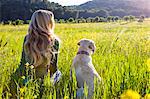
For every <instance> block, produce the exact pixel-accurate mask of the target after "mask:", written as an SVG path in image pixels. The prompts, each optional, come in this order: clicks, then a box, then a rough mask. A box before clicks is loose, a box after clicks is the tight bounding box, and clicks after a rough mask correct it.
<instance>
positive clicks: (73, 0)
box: [49, 0, 92, 6]
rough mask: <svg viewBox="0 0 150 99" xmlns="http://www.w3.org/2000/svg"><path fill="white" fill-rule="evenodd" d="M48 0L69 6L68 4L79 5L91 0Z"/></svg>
mask: <svg viewBox="0 0 150 99" xmlns="http://www.w3.org/2000/svg"><path fill="white" fill-rule="evenodd" d="M49 1H50V2H55V3H59V4H61V5H63V6H69V5H80V4H82V3H85V2H87V1H92V0H49Z"/></svg>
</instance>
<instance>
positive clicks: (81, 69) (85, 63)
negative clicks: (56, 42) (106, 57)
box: [70, 39, 101, 99]
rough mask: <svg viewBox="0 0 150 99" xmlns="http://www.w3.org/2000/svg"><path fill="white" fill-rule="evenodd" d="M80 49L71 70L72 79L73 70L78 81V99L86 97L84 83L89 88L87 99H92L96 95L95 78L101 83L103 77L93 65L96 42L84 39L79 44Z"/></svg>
mask: <svg viewBox="0 0 150 99" xmlns="http://www.w3.org/2000/svg"><path fill="white" fill-rule="evenodd" d="M78 45H79V49H78V52H77V55H76V56H75V58H74V60H73V63H72V66H71V68H70V77H71V79H72V69H73V68H74V69H75V73H76V80H77V87H78V89H77V93H76V98H77V99H83V97H84V83H86V85H87V87H88V96H87V99H92V97H93V94H94V76H96V77H97V78H98V80H99V82H101V77H100V76H99V74H98V73H97V71H96V70H95V68H94V65H93V63H92V57H91V55H92V54H94V52H95V49H96V46H95V43H94V41H92V40H89V39H82V40H80V41H79V42H78Z"/></svg>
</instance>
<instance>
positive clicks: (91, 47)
mask: <svg viewBox="0 0 150 99" xmlns="http://www.w3.org/2000/svg"><path fill="white" fill-rule="evenodd" d="M78 45H79V46H80V47H82V48H84V49H85V50H88V51H92V53H94V52H95V49H96V46H95V43H94V41H92V40H90V39H81V40H80V41H79V42H78Z"/></svg>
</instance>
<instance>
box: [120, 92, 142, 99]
mask: <svg viewBox="0 0 150 99" xmlns="http://www.w3.org/2000/svg"><path fill="white" fill-rule="evenodd" d="M140 97H141V96H140V95H139V94H138V93H137V92H135V91H133V90H127V91H126V92H124V93H123V94H122V95H121V96H120V99H140Z"/></svg>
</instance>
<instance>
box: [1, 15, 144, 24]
mask: <svg viewBox="0 0 150 99" xmlns="http://www.w3.org/2000/svg"><path fill="white" fill-rule="evenodd" d="M144 18H145V17H144V16H141V17H138V18H137V17H135V16H132V15H130V16H124V17H123V18H121V17H119V16H108V17H106V18H104V17H99V16H96V17H95V18H92V17H89V18H78V19H74V18H69V19H66V20H65V19H55V22H56V23H99V22H123V21H124V22H133V21H138V22H143V21H144ZM29 23H30V20H26V21H23V20H19V19H17V20H14V21H10V20H9V21H6V22H1V24H2V25H5V24H9V25H23V24H29Z"/></svg>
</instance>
